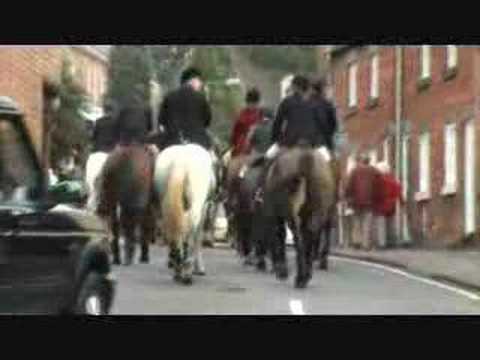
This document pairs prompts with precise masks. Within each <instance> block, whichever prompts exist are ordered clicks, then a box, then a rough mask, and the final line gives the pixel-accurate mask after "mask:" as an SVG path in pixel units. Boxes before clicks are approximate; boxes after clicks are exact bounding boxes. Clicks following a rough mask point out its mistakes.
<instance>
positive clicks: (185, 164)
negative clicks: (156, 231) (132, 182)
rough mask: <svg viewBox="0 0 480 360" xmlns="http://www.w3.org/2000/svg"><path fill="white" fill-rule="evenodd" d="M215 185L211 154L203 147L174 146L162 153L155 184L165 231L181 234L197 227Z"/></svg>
mask: <svg viewBox="0 0 480 360" xmlns="http://www.w3.org/2000/svg"><path fill="white" fill-rule="evenodd" d="M214 184H215V174H214V172H213V165H212V159H211V156H210V154H209V153H208V152H207V151H206V150H205V149H203V148H202V147H201V146H198V145H193V144H189V145H174V146H171V147H169V148H167V149H165V150H164V151H163V152H162V153H160V155H159V156H158V158H157V161H156V164H155V176H154V186H155V192H156V194H157V200H158V202H159V204H160V208H161V213H162V220H163V223H164V226H165V234H168V235H169V236H171V237H178V236H181V235H184V233H185V231H187V230H186V229H190V228H191V227H192V226H193V227H194V228H197V227H198V225H199V224H200V222H201V219H202V218H203V215H204V214H203V212H204V208H205V205H206V202H207V200H208V196H209V195H210V194H211V193H212V191H213V187H214ZM186 219H188V220H186Z"/></svg>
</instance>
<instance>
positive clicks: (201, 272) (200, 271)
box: [193, 270, 207, 276]
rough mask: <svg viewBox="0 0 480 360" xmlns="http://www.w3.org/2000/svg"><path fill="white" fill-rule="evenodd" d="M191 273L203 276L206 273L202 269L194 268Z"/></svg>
mask: <svg viewBox="0 0 480 360" xmlns="http://www.w3.org/2000/svg"><path fill="white" fill-rule="evenodd" d="M193 275H197V276H205V275H207V273H206V272H205V271H204V270H196V271H194V272H193Z"/></svg>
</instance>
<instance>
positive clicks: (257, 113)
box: [230, 88, 262, 157]
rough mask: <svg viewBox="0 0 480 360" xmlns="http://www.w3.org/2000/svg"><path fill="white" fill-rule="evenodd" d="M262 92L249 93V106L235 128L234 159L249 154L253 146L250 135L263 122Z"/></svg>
mask: <svg viewBox="0 0 480 360" xmlns="http://www.w3.org/2000/svg"><path fill="white" fill-rule="evenodd" d="M260 99H261V97H260V92H259V91H258V90H257V89H256V88H253V89H251V90H249V91H248V92H247V96H246V98H245V101H246V103H247V106H246V107H245V108H244V109H243V110H242V111H241V112H240V114H239V116H238V118H237V120H236V121H235V125H234V126H233V131H232V136H231V140H230V143H231V145H232V157H234V156H238V155H241V154H249V153H250V150H251V146H250V144H249V141H248V139H249V135H250V131H251V130H252V129H253V127H254V126H255V125H256V124H257V123H259V122H260V121H262V111H261V109H260V107H259V104H260Z"/></svg>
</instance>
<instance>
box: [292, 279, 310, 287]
mask: <svg viewBox="0 0 480 360" xmlns="http://www.w3.org/2000/svg"><path fill="white" fill-rule="evenodd" d="M307 284H308V278H306V279H304V278H299V277H297V278H295V288H296V289H305V288H306V287H307Z"/></svg>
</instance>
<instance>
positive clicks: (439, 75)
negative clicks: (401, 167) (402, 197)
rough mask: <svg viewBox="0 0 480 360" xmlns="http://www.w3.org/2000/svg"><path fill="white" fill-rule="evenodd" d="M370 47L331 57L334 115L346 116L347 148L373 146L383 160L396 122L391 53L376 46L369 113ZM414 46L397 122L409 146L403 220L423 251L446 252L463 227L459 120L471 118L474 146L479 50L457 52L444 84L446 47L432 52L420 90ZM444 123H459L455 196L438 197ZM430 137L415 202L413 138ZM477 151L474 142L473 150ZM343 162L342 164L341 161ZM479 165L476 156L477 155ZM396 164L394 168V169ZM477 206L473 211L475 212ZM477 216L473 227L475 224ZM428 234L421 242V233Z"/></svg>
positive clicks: (408, 51)
mask: <svg viewBox="0 0 480 360" xmlns="http://www.w3.org/2000/svg"><path fill="white" fill-rule="evenodd" d="M371 50H372V48H371V47H351V48H350V49H348V50H346V51H345V52H343V53H341V54H338V55H337V56H334V57H333V59H332V63H331V73H332V75H333V81H334V89H335V99H336V103H337V107H338V110H339V115H340V116H341V117H342V118H343V119H344V124H345V129H346V131H347V133H348V137H349V140H350V143H351V145H352V147H351V149H350V150H355V149H356V148H359V149H360V150H370V149H377V153H378V159H379V160H382V159H383V148H382V142H383V141H384V139H385V136H386V135H387V133H388V131H387V129H388V126H389V124H391V125H393V124H394V120H395V93H394V89H395V49H394V48H393V47H380V49H379V54H380V98H379V103H378V105H377V106H376V107H374V108H369V107H368V106H367V100H368V96H369V90H370V88H369V85H370V74H369V72H370V56H371ZM419 52H420V51H419V47H405V48H404V64H403V72H404V77H403V84H402V96H403V104H402V105H403V116H402V118H403V119H406V120H408V121H409V123H410V124H411V132H410V146H409V199H408V200H409V207H408V208H409V212H410V213H409V219H410V230H411V235H412V236H413V239H414V242H415V243H417V244H421V245H423V246H425V247H446V246H449V245H454V244H459V243H460V242H461V241H462V240H463V238H464V223H465V210H464V206H465V193H464V188H465V185H464V184H465V182H464V174H465V169H464V165H465V160H464V151H465V150H464V149H465V144H464V133H465V123H466V121H468V120H475V124H476V129H477V131H476V143H477V144H478V141H479V139H480V133H479V130H480V125H479V120H480V119H478V117H479V115H480V114H479V109H480V103H479V102H480V49H479V48H475V47H459V48H458V67H457V73H456V75H455V76H454V77H452V78H449V79H448V80H446V79H445V78H444V73H445V69H446V47H443V46H437V47H432V49H431V59H432V60H431V61H432V66H431V83H430V85H429V86H428V87H427V88H424V89H421V90H420V89H419V87H418V79H419V72H420V63H419V61H420V56H419ZM352 60H356V61H357V63H358V75H357V76H358V78H357V86H358V89H357V93H358V109H356V110H355V111H351V109H348V107H347V91H348V74H347V65H348V63H349V62H350V61H352ZM447 122H455V123H456V124H457V126H456V128H457V167H458V172H457V192H456V193H455V194H453V195H449V196H444V195H442V194H441V191H442V188H443V185H444V180H445V169H444V161H445V159H444V151H445V149H444V146H445V144H444V142H445V140H444V128H445V124H446V123H447ZM425 129H428V131H429V132H430V149H431V158H430V164H431V169H430V174H431V183H430V188H431V198H430V199H428V200H426V201H423V202H418V201H415V200H414V195H415V192H417V191H418V190H419V189H418V187H419V145H418V143H419V135H420V134H421V133H422V131H423V130H425ZM476 149H477V150H476V153H477V154H478V149H479V147H478V145H477V147H476ZM343 160H344V164H345V163H346V162H345V158H344V159H343ZM394 160H395V141H394V138H393V137H392V138H391V141H390V161H391V164H392V165H394V164H395V163H394ZM476 163H477V167H476V168H478V166H480V156H479V155H477V159H476ZM393 167H394V166H392V168H393ZM479 189H480V176H478V174H476V193H477V194H478V190H479ZM479 208H480V207H478V206H477V209H476V210H477V214H478V212H479V210H480V209H479ZM478 219H479V216H477V228H478V225H480V221H478ZM423 230H424V233H425V234H426V236H425V237H424V238H422V234H423Z"/></svg>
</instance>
